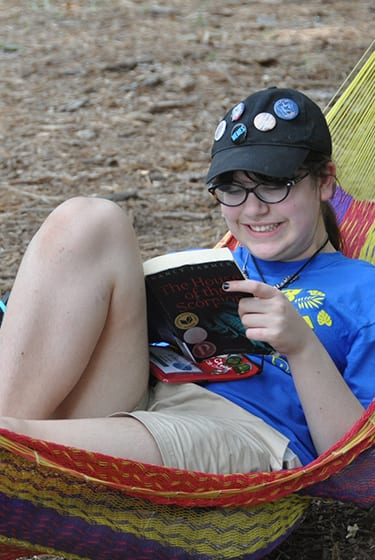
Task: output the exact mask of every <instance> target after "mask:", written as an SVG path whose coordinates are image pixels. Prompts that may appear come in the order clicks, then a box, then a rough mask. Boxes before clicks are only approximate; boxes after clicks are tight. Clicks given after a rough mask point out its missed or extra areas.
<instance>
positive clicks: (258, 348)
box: [144, 248, 273, 367]
mask: <svg viewBox="0 0 375 560" xmlns="http://www.w3.org/2000/svg"><path fill="white" fill-rule="evenodd" d="M144 274H145V282H146V294H147V313H148V326H149V333H148V334H149V341H150V343H160V342H168V343H169V344H171V345H172V346H176V347H177V348H178V349H179V350H180V352H181V353H182V354H183V355H185V356H186V358H188V359H189V360H191V361H193V362H196V363H197V364H198V367H199V364H200V363H202V362H204V361H205V360H207V359H208V358H212V357H213V356H223V355H224V356H226V355H230V354H236V355H237V354H240V355H242V354H270V353H272V352H273V348H272V347H271V346H270V345H268V344H266V343H264V342H261V341H255V340H254V341H253V340H249V339H248V338H247V337H246V334H245V329H244V327H243V325H242V323H241V320H240V318H239V315H238V303H239V300H240V299H241V297H249V294H243V293H242V294H241V293H235V292H226V291H224V290H223V289H222V284H223V283H224V282H226V281H230V280H243V279H244V276H243V274H242V271H241V270H240V268H239V267H238V265H237V263H236V261H235V260H234V258H233V255H232V253H231V251H230V250H229V249H228V248H220V249H197V250H191V251H184V252H179V253H172V254H167V255H162V256H160V257H154V258H152V259H149V260H148V261H146V262H145V263H144Z"/></svg>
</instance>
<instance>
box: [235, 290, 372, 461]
mask: <svg viewBox="0 0 375 560" xmlns="http://www.w3.org/2000/svg"><path fill="white" fill-rule="evenodd" d="M230 289H231V290H240V291H242V292H249V293H252V294H253V295H254V296H255V297H253V298H244V299H243V300H241V302H240V305H239V314H240V317H241V320H242V322H243V324H244V326H245V328H246V329H247V332H246V334H247V336H248V337H249V338H252V339H255V340H264V341H266V342H268V343H269V344H271V345H272V346H273V347H274V348H275V349H276V350H277V351H278V352H280V354H283V355H285V356H286V357H287V359H288V362H289V365H290V368H291V373H292V376H293V379H294V383H295V387H296V390H297V392H298V395H299V398H300V401H301V404H302V407H303V410H304V413H305V416H306V420H307V423H308V426H309V430H310V433H311V437H312V439H313V442H314V445H315V448H316V450H317V452H318V453H319V454H321V453H323V452H324V451H326V450H327V449H328V448H329V447H330V446H331V445H333V444H334V443H335V442H336V441H338V440H339V439H340V438H341V437H342V436H343V435H344V434H345V433H346V432H347V431H348V430H349V429H350V428H351V427H352V426H353V424H354V423H355V422H356V421H357V420H358V419H359V418H360V417H361V415H362V413H363V411H364V408H363V406H362V405H361V403H360V402H359V401H358V399H357V398H356V397H355V395H354V394H353V392H352V391H351V389H350V388H349V386H348V385H347V384H346V382H345V381H344V379H343V377H342V375H341V373H340V372H339V371H338V369H337V368H336V366H335V364H334V362H333V360H332V359H331V357H330V356H329V354H328V352H327V351H326V349H325V348H324V346H323V345H322V343H321V342H320V340H319V339H318V338H317V336H316V335H315V334H314V332H313V331H312V330H311V328H310V327H309V326H308V325H307V323H306V322H305V320H304V319H303V317H301V315H300V314H299V313H298V311H297V310H296V309H295V308H294V306H293V305H292V304H291V303H290V302H289V301H288V300H287V298H286V297H285V296H284V295H283V294H282V293H281V292H280V291H279V290H277V289H276V288H274V287H272V286H268V285H266V284H263V283H260V282H255V281H252V280H245V281H243V282H231V283H230Z"/></svg>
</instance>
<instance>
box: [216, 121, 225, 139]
mask: <svg viewBox="0 0 375 560" xmlns="http://www.w3.org/2000/svg"><path fill="white" fill-rule="evenodd" d="M226 128H227V122H226V121H220V122H219V124H218V125H217V127H216V130H215V140H216V142H217V141H218V140H220V138H222V137H223V135H224V132H225V129H226Z"/></svg>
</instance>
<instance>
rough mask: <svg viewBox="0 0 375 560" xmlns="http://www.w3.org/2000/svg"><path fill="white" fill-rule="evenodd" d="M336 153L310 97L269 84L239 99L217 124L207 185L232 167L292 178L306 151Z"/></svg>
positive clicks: (325, 125) (324, 120)
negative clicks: (267, 86)
mask: <svg viewBox="0 0 375 560" xmlns="http://www.w3.org/2000/svg"><path fill="white" fill-rule="evenodd" d="M310 151H313V152H318V153H321V154H324V155H327V156H328V157H330V156H331V153H332V141H331V135H330V132H329V129H328V125H327V122H326V119H325V117H324V115H323V113H322V111H321V109H320V108H319V106H318V105H317V104H316V103H314V101H312V100H311V99H310V98H309V97H307V96H306V95H305V94H303V93H302V92H300V91H297V90H294V89H289V88H276V87H272V88H268V89H265V90H261V91H258V92H256V93H253V94H252V95H250V96H249V97H247V98H246V99H245V100H244V101H241V102H240V103H237V105H235V106H234V107H232V109H230V111H228V113H227V114H226V115H225V117H224V118H223V119H222V120H221V121H220V122H219V124H218V126H217V128H216V132H215V140H214V143H213V146H212V150H211V157H212V160H211V166H210V168H209V170H208V174H207V183H210V182H211V181H212V180H213V179H214V178H215V177H216V176H217V175H221V174H222V173H227V172H230V171H240V170H243V171H253V172H254V173H260V174H262V175H268V176H270V177H293V176H294V175H295V174H296V172H297V170H298V169H299V168H300V167H301V165H302V163H303V162H304V160H305V158H306V156H307V154H308V153H309V152H310Z"/></svg>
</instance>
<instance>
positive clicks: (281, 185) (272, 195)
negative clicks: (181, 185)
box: [208, 171, 310, 206]
mask: <svg viewBox="0 0 375 560" xmlns="http://www.w3.org/2000/svg"><path fill="white" fill-rule="evenodd" d="M309 174H310V171H307V173H305V174H304V175H300V176H299V177H293V178H292V179H279V180H278V179H273V180H272V182H267V183H257V184H256V185H254V187H250V188H249V187H245V186H244V185H243V184H242V183H236V182H235V181H233V182H231V183H228V184H224V183H223V184H218V185H212V186H211V187H209V189H208V192H210V193H211V194H212V195H213V196H214V197H215V198H216V200H217V201H218V202H220V204H224V206H241V204H243V203H244V202H246V200H247V197H248V196H249V194H250V193H254V195H255V196H256V197H257V199H258V200H260V201H261V202H265V203H266V204H277V203H278V202H282V201H283V200H285V199H286V197H287V196H288V194H289V191H290V189H291V188H292V187H294V185H297V184H298V183H300V182H301V181H303V179H305V178H306V177H307V176H308V175H309Z"/></svg>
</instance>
